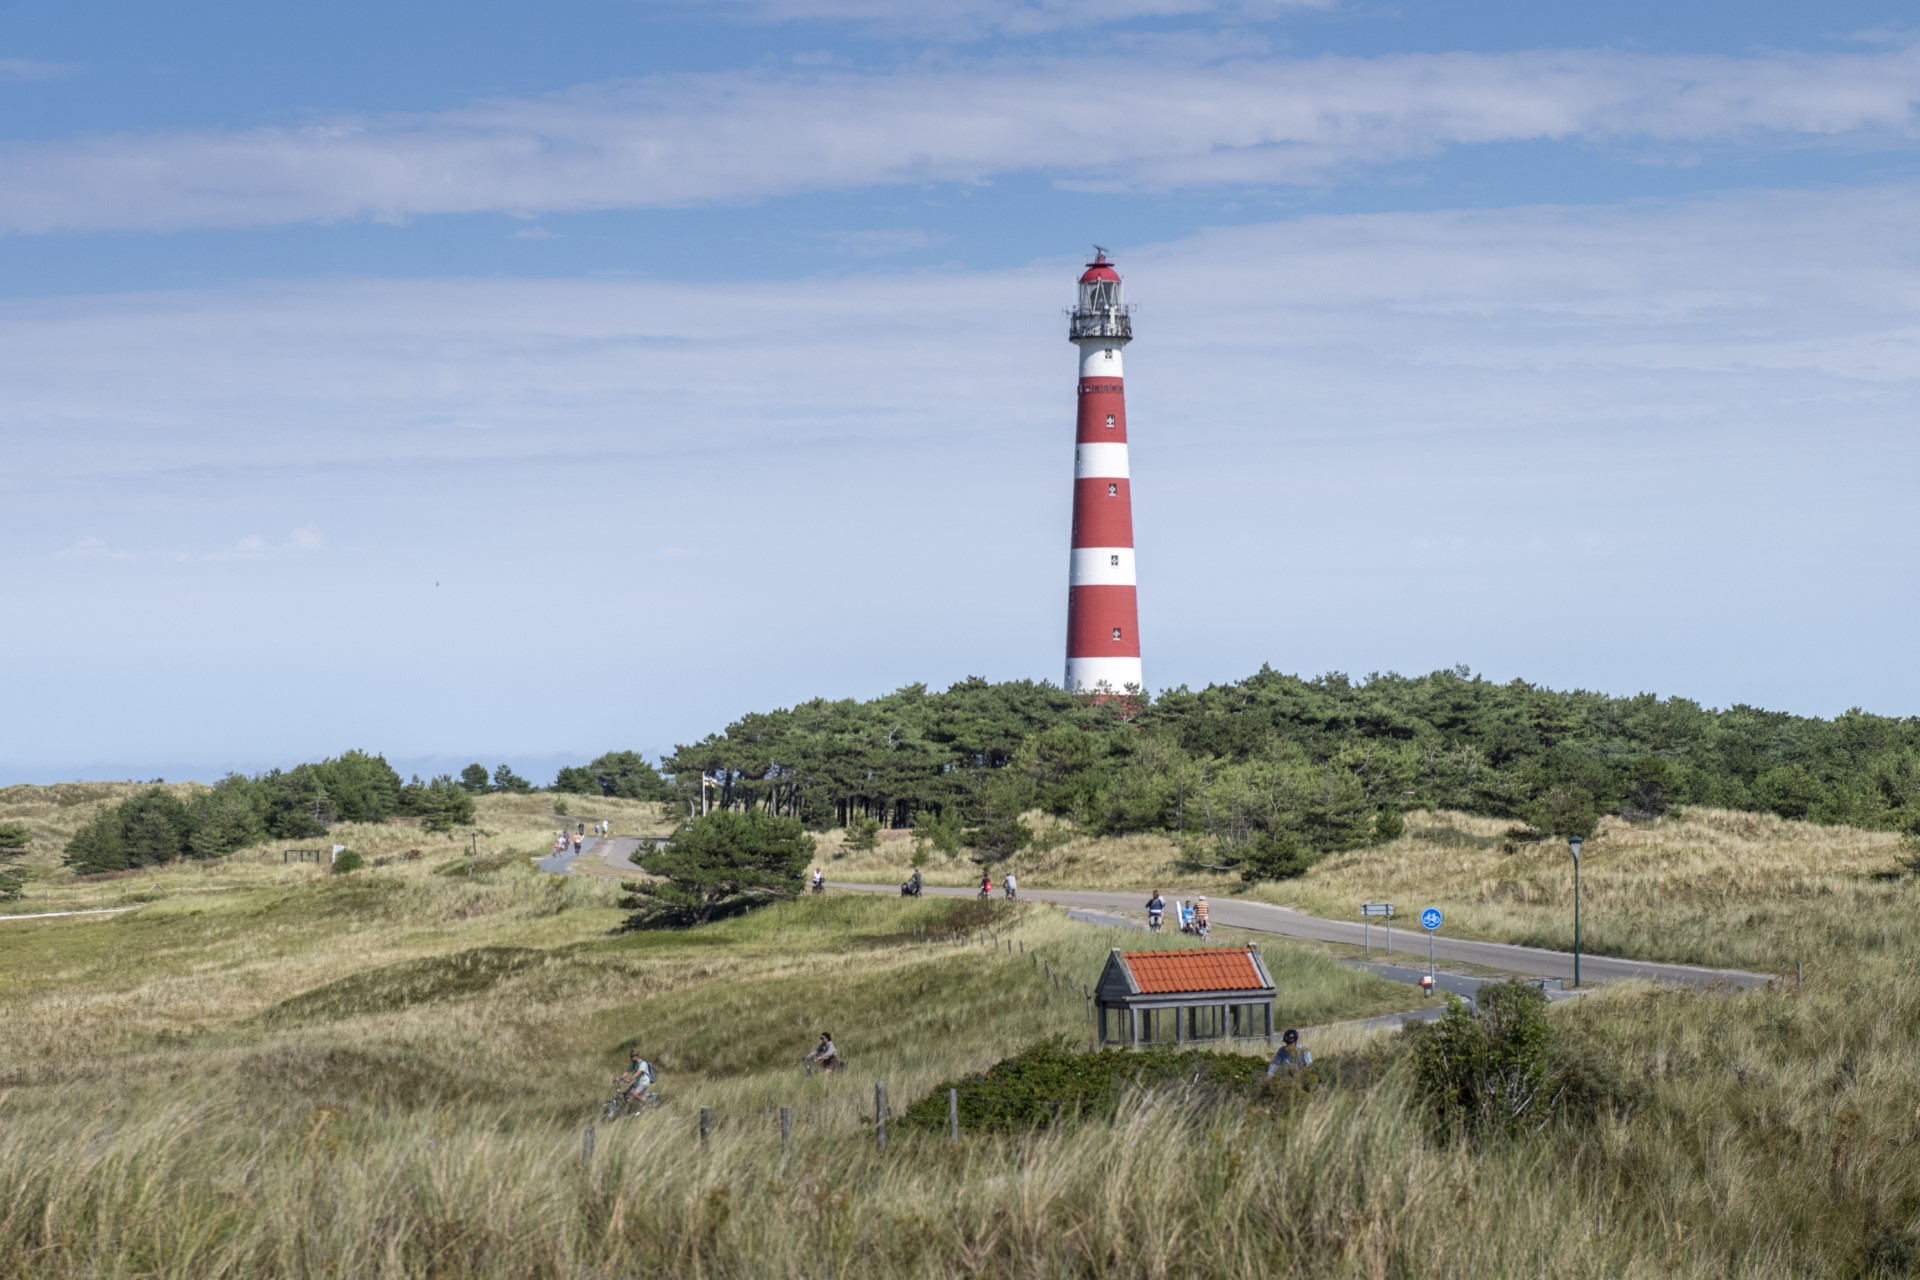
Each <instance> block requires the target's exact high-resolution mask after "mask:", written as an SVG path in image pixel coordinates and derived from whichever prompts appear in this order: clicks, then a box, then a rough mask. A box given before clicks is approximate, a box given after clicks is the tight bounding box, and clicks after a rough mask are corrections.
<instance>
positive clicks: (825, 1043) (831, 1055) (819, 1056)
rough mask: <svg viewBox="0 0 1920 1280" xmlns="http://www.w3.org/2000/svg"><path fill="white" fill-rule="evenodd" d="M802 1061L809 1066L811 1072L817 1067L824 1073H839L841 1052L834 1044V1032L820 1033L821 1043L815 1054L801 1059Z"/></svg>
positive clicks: (815, 1049) (816, 1046)
mask: <svg viewBox="0 0 1920 1280" xmlns="http://www.w3.org/2000/svg"><path fill="white" fill-rule="evenodd" d="M801 1061H803V1062H805V1063H806V1064H807V1069H808V1070H809V1071H811V1070H812V1069H813V1067H814V1066H816V1065H817V1066H818V1067H819V1068H820V1069H821V1070H822V1071H838V1070H839V1069H840V1050H839V1048H838V1047H836V1046H835V1045H834V1043H833V1032H831V1031H822V1032H821V1033H820V1043H819V1044H817V1045H815V1046H814V1049H813V1052H812V1053H810V1054H808V1055H807V1056H806V1057H805V1058H803V1059H801Z"/></svg>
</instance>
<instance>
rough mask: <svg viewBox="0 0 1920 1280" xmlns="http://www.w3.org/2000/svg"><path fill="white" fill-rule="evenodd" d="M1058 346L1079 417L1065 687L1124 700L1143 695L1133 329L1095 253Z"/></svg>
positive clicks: (1103, 259)
mask: <svg viewBox="0 0 1920 1280" xmlns="http://www.w3.org/2000/svg"><path fill="white" fill-rule="evenodd" d="M1067 337H1068V339H1069V340H1070V341H1072V343H1073V345H1074V347H1075V348H1076V349H1078V351H1079V353H1080V397H1079V399H1080V412H1079V421H1078V423H1077V425H1076V430H1075V434H1074V449H1073V557H1072V561H1071V563H1070V565H1069V567H1068V571H1067V680H1066V687H1067V688H1069V689H1072V690H1075V691H1077V692H1084V693H1125V692H1127V691H1128V690H1130V689H1141V688H1142V687H1143V686H1142V683H1141V679H1140V611H1139V604H1138V601H1137V600H1136V598H1135V593H1134V585H1135V584H1134V577H1133V491H1132V484H1131V482H1130V480H1129V477H1128V473H1127V400H1126V391H1125V378H1124V376H1123V374H1122V370H1121V354H1120V353H1121V351H1122V350H1123V349H1124V348H1125V347H1126V345H1127V343H1128V342H1130V341H1131V340H1132V338H1133V319H1132V317H1131V316H1130V315H1129V314H1128V307H1127V304H1126V301H1125V299H1124V298H1123V297H1122V295H1121V284H1120V273H1119V272H1117V271H1115V270H1114V269H1113V264H1112V263H1110V262H1108V261H1107V254H1106V251H1105V250H1104V249H1101V248H1100V247H1099V246H1097V245H1096V246H1095V247H1094V255H1093V261H1092V262H1090V263H1088V264H1087V269H1086V272H1085V273H1084V274H1083V275H1082V276H1081V277H1080V297H1079V300H1078V301H1077V302H1076V303H1075V305H1074V308H1073V311H1072V313H1071V319H1069V321H1068V322H1067Z"/></svg>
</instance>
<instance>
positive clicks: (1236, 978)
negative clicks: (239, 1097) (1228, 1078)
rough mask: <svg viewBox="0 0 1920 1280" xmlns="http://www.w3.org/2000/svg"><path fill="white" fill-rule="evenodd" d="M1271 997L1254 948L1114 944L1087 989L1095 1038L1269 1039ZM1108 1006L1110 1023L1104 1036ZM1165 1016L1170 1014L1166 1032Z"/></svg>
mask: <svg viewBox="0 0 1920 1280" xmlns="http://www.w3.org/2000/svg"><path fill="white" fill-rule="evenodd" d="M1274 995H1275V988H1274V985H1273V978H1272V976H1271V975H1270V974H1268V972H1267V966H1266V962H1265V961H1263V960H1261V958H1260V949H1259V948H1258V947H1195V948H1188V949H1185V950H1181V951H1122V950H1120V948H1118V947H1115V948H1114V949H1113V953H1112V954H1111V955H1109V956H1108V957H1107V967H1106V968H1105V969H1103V970H1101V973H1100V984H1099V985H1098V986H1097V987H1095V988H1094V993H1093V1000H1094V1007H1095V1010H1096V1012H1097V1014H1098V1017H1099V1027H1100V1034H1099V1042H1100V1043H1101V1044H1106V1043H1108V1042H1109V1041H1113V1042H1116V1043H1122V1044H1127V1045H1140V1044H1152V1043H1154V1042H1156V1041H1162V1042H1164V1041H1167V1040H1169V1039H1171V1040H1172V1042H1173V1043H1175V1044H1186V1043H1187V1042H1188V1041H1189V1040H1217V1039H1224V1038H1226V1037H1229V1036H1252V1035H1259V1036H1264V1037H1266V1038H1267V1039H1268V1040H1271V1039H1273V997H1274ZM1110 1012H1111V1013H1112V1014H1114V1015H1115V1019H1116V1023H1117V1025H1116V1026H1115V1027H1114V1029H1113V1033H1112V1034H1111V1035H1109V1034H1108V1023H1107V1015H1108V1014H1109V1013H1110ZM1167 1014H1172V1019H1171V1021H1172V1028H1171V1030H1172V1032H1173V1034H1172V1036H1170V1037H1169V1036H1168V1035H1167V1034H1166V1033H1167V1031H1168V1027H1167V1018H1166V1015H1167ZM1256 1027H1257V1028H1258V1029H1257V1030H1256Z"/></svg>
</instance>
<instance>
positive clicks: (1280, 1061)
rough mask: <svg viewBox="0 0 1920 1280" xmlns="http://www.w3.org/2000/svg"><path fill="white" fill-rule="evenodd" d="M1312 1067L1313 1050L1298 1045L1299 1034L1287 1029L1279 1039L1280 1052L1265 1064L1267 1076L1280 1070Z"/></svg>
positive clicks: (1290, 1028)
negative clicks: (1283, 1068)
mask: <svg viewBox="0 0 1920 1280" xmlns="http://www.w3.org/2000/svg"><path fill="white" fill-rule="evenodd" d="M1312 1065H1313V1050H1311V1049H1309V1048H1307V1046H1305V1045H1303V1044H1301V1043H1300V1033H1299V1032H1298V1031H1295V1030H1294V1029H1293V1028H1292V1027H1288V1028H1287V1030H1286V1033H1285V1034H1283V1035H1282V1036H1281V1037H1280V1052H1278V1053H1276V1054H1274V1055H1273V1061H1272V1062H1269V1063H1268V1064H1267V1074H1268V1075H1274V1074H1276V1073H1277V1072H1278V1071H1279V1070H1280V1068H1282V1067H1287V1068H1297V1067H1310V1066H1312Z"/></svg>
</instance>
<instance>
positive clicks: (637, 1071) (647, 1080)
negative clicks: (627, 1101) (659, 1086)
mask: <svg viewBox="0 0 1920 1280" xmlns="http://www.w3.org/2000/svg"><path fill="white" fill-rule="evenodd" d="M657 1079H659V1073H658V1072H656V1071H655V1070H654V1068H653V1064H652V1063H651V1062H648V1061H647V1060H646V1059H645V1058H643V1057H641V1056H640V1050H639V1049H638V1048H637V1047H636V1048H634V1049H630V1050H628V1052H627V1069H626V1070H625V1071H622V1072H621V1073H620V1074H619V1075H617V1076H615V1077H614V1078H613V1087H614V1089H615V1091H617V1092H618V1093H620V1094H622V1095H624V1096H625V1097H628V1098H632V1099H633V1100H635V1101H636V1102H637V1101H639V1100H640V1099H641V1098H642V1097H644V1096H645V1095H646V1092H647V1090H649V1089H651V1088H653V1082H654V1081H655V1080H657Z"/></svg>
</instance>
